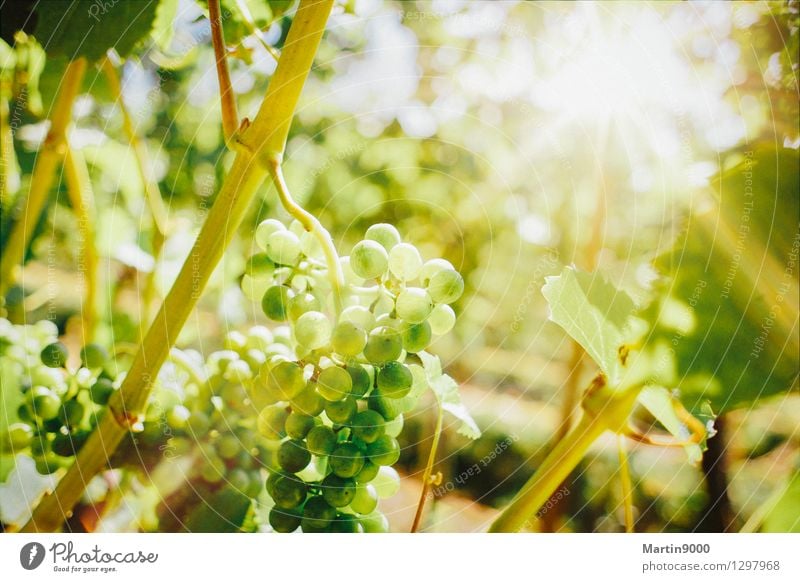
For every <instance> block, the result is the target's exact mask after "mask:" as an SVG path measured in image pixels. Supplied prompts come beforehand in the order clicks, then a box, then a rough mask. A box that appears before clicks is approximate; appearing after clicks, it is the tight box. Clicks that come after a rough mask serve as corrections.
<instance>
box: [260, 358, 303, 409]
mask: <svg viewBox="0 0 800 582" xmlns="http://www.w3.org/2000/svg"><path fill="white" fill-rule="evenodd" d="M267 387H268V388H269V389H270V390H273V391H276V392H277V393H278V394H280V395H281V398H282V400H291V399H292V398H294V397H295V396H297V395H298V394H300V392H301V391H302V390H303V389H304V388H305V387H306V380H305V377H304V376H303V368H301V367H300V366H299V365H298V364H296V363H295V362H285V361H284V362H279V363H278V364H276V365H274V366H272V367H271V368H269V377H268V379H267Z"/></svg>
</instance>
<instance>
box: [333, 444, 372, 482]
mask: <svg viewBox="0 0 800 582" xmlns="http://www.w3.org/2000/svg"><path fill="white" fill-rule="evenodd" d="M328 463H329V465H330V467H331V470H332V471H333V472H334V473H335V474H337V475H338V476H339V477H345V478H348V477H355V476H356V475H358V473H359V471H361V469H362V468H363V467H364V453H362V452H361V450H360V449H359V448H358V447H357V446H356V445H354V444H353V443H342V444H340V445H339V446H337V447H336V448H335V449H334V450H333V452H332V453H331V454H330V457H329V458H328Z"/></svg>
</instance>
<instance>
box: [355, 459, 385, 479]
mask: <svg viewBox="0 0 800 582" xmlns="http://www.w3.org/2000/svg"><path fill="white" fill-rule="evenodd" d="M379 469H380V465H376V464H375V463H373V462H372V461H364V467H363V468H362V469H361V470H360V471H359V472H358V475H356V483H369V482H370V481H372V480H373V479H374V478H375V477H376V475H377V474H378V470H379Z"/></svg>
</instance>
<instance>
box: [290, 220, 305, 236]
mask: <svg viewBox="0 0 800 582" xmlns="http://www.w3.org/2000/svg"><path fill="white" fill-rule="evenodd" d="M289 231H290V232H292V233H294V234H296V235H297V237H298V238H299V237H300V236H302V235H303V234H304V233H306V232H308V231H307V230H306V227H304V226H303V223H302V222H300V221H299V220H297V219H296V218H295V219H293V220H292V222H290V223H289Z"/></svg>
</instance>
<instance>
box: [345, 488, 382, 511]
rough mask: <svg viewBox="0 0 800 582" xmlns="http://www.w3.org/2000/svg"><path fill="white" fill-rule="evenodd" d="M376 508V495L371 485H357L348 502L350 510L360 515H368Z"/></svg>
mask: <svg viewBox="0 0 800 582" xmlns="http://www.w3.org/2000/svg"><path fill="white" fill-rule="evenodd" d="M376 507H378V494H377V493H376V492H375V487H373V486H372V485H359V486H358V487H357V488H356V490H355V492H354V494H353V500H352V501H351V502H350V508H351V509H352V510H353V511H356V512H358V513H361V514H364V515H366V514H369V513H372V512H373V511H375V508H376Z"/></svg>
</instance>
